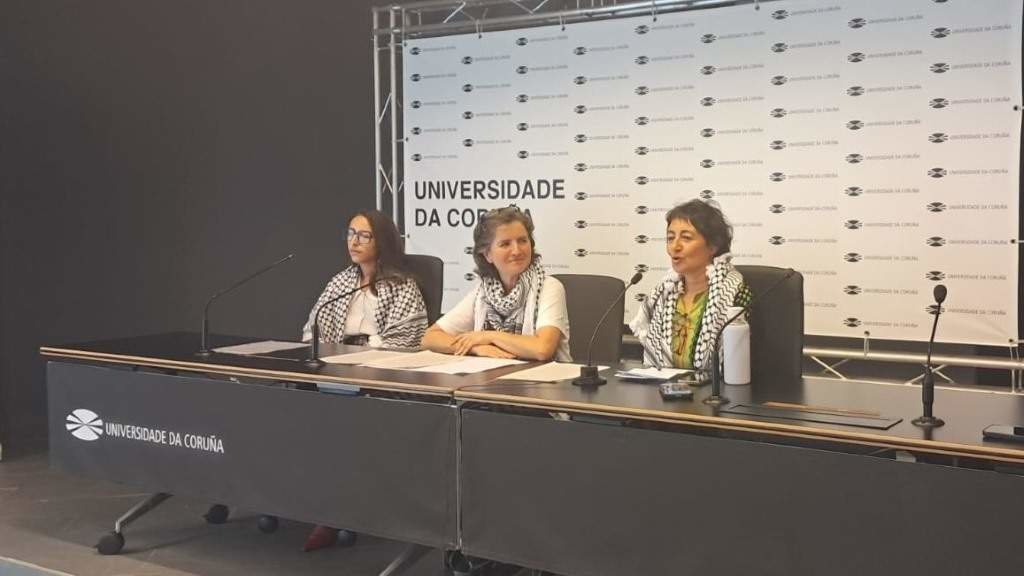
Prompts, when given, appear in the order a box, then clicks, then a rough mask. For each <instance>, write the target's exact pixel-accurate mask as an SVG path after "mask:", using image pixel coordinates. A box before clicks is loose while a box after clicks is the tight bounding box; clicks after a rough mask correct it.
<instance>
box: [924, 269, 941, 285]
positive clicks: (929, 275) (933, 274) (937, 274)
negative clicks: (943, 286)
mask: <svg viewBox="0 0 1024 576" xmlns="http://www.w3.org/2000/svg"><path fill="white" fill-rule="evenodd" d="M924 279H925V280H931V281H932V282H941V281H943V280H945V279H946V273H945V272H941V271H939V270H929V271H927V272H925V273H924Z"/></svg>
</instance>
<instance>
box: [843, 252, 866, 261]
mask: <svg viewBox="0 0 1024 576" xmlns="http://www.w3.org/2000/svg"><path fill="white" fill-rule="evenodd" d="M863 259H864V258H863V256H861V255H860V254H857V253H856V252H847V253H846V254H843V260H846V261H847V262H860V261H861V260H863Z"/></svg>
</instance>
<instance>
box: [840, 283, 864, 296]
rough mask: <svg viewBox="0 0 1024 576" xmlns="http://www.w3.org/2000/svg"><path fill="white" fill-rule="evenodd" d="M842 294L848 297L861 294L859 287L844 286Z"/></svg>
mask: <svg viewBox="0 0 1024 576" xmlns="http://www.w3.org/2000/svg"><path fill="white" fill-rule="evenodd" d="M843 292H846V293H847V294H849V295H850V296H856V295H857V294H860V293H861V288H860V286H853V285H850V286H844V287H843Z"/></svg>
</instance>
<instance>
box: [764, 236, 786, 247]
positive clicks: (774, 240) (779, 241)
mask: <svg viewBox="0 0 1024 576" xmlns="http://www.w3.org/2000/svg"><path fill="white" fill-rule="evenodd" d="M768 243H769V244H771V245H772V246H782V245H783V244H785V243H786V239H785V238H783V237H782V236H772V237H771V238H769V239H768Z"/></svg>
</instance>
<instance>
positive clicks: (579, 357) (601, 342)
mask: <svg viewBox="0 0 1024 576" xmlns="http://www.w3.org/2000/svg"><path fill="white" fill-rule="evenodd" d="M553 276H554V277H555V278H558V280H559V281H560V282H561V283H562V285H563V286H565V305H566V308H567V309H568V312H569V330H570V331H571V332H572V334H571V336H572V337H571V338H569V352H570V353H571V354H572V358H573V360H574V361H576V362H586V361H587V345H588V344H589V343H590V337H591V336H593V334H594V329H595V328H597V322H598V321H599V320H600V319H601V315H602V314H604V311H605V310H607V309H608V306H610V305H611V303H612V301H613V300H615V299H616V298H618V296H619V294H621V293H622V289H623V288H624V287H625V286H626V284H625V283H624V282H623V281H622V280H619V279H618V278H614V277H612V276H598V275H595V274H554V275H553ZM623 314H625V304H624V303H623V301H622V299H619V300H618V302H616V303H615V307H614V308H613V309H612V311H611V312H609V313H608V318H607V319H606V320H605V322H604V324H602V325H601V329H600V330H599V331H598V332H597V336H595V337H594V352H593V360H594V362H595V363H605V364H608V363H615V362H618V361H619V356H620V354H621V352H622V316H623Z"/></svg>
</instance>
